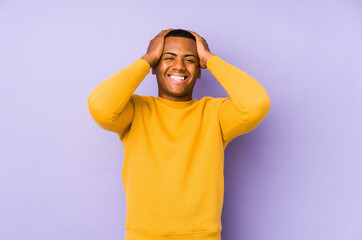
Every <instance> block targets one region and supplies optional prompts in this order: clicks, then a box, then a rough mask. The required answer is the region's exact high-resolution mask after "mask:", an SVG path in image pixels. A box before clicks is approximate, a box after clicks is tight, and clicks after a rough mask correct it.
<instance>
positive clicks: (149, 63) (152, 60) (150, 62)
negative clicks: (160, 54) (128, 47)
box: [141, 53, 155, 67]
mask: <svg viewBox="0 0 362 240" xmlns="http://www.w3.org/2000/svg"><path fill="white" fill-rule="evenodd" d="M141 59H143V60H146V61H147V62H148V65H150V67H153V65H154V64H155V61H154V58H153V57H152V56H150V55H148V54H147V53H146V54H145V55H143V56H142V57H141Z"/></svg>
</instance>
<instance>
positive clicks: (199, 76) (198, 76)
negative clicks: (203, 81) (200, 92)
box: [197, 69, 201, 79]
mask: <svg viewBox="0 0 362 240" xmlns="http://www.w3.org/2000/svg"><path fill="white" fill-rule="evenodd" d="M197 78H198V79H200V78H201V69H200V72H199V75H197Z"/></svg>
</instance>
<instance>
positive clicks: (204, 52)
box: [187, 30, 215, 68]
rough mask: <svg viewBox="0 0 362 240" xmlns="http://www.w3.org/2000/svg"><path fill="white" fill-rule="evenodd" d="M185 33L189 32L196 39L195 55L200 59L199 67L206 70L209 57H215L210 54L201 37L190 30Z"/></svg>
mask: <svg viewBox="0 0 362 240" xmlns="http://www.w3.org/2000/svg"><path fill="white" fill-rule="evenodd" d="M187 31H189V32H190V33H191V34H192V35H194V37H195V38H196V46H197V53H198V55H199V59H200V67H201V68H206V67H207V66H206V63H207V60H208V59H209V58H210V57H212V56H215V54H213V53H211V52H210V49H209V46H208V44H207V42H206V40H205V39H204V38H203V37H201V36H199V35H198V34H197V33H195V32H193V31H190V30H187Z"/></svg>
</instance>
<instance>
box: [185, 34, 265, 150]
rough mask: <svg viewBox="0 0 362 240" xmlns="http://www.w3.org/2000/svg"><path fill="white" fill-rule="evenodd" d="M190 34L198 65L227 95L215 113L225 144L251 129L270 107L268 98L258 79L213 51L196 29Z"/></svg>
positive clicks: (260, 120)
mask: <svg viewBox="0 0 362 240" xmlns="http://www.w3.org/2000/svg"><path fill="white" fill-rule="evenodd" d="M190 32H191V31H190ZM191 33H193V34H194V36H195V37H196V40H197V50H198V54H199V57H200V66H201V67H203V68H204V67H207V69H208V70H209V71H210V72H211V73H212V74H213V75H214V76H215V77H216V79H217V80H218V81H219V82H220V84H221V85H222V86H223V87H224V89H225V90H226V92H227V93H228V95H229V97H227V98H225V99H224V100H223V102H222V103H221V105H220V108H219V113H218V114H219V123H220V128H221V132H222V137H223V140H224V142H225V144H224V146H226V145H227V144H228V143H229V142H230V141H231V140H232V139H234V138H235V137H237V136H239V135H242V134H245V133H247V132H250V131H252V130H253V129H255V128H256V127H257V126H258V125H259V124H260V123H261V122H262V121H263V119H264V118H265V117H266V115H267V114H268V112H269V109H270V106H271V102H270V98H269V95H268V93H267V92H266V90H265V89H264V87H263V86H262V85H261V84H260V83H259V82H258V81H256V80H255V79H254V78H252V77H251V76H250V75H248V74H247V73H245V72H244V71H242V70H240V69H238V68H237V67H235V66H232V65H230V64H229V63H227V62H225V61H224V60H222V59H221V58H220V57H219V56H216V55H214V54H212V53H211V52H210V50H209V48H208V45H207V43H206V41H205V39H203V38H202V37H200V36H199V35H197V34H196V33H195V32H191Z"/></svg>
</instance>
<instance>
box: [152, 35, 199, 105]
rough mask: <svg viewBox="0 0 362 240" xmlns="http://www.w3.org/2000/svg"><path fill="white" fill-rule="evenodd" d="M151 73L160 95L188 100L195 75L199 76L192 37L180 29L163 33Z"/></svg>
mask: <svg viewBox="0 0 362 240" xmlns="http://www.w3.org/2000/svg"><path fill="white" fill-rule="evenodd" d="M152 74H156V78H157V83H158V92H159V96H160V97H162V98H166V99H170V100H174V101H188V100H191V99H192V92H193V88H194V85H195V83H196V79H197V78H200V77H201V69H200V65H199V56H198V53H197V47H196V38H195V37H194V36H193V35H192V34H191V33H190V32H188V31H185V30H182V29H176V30H172V31H170V32H169V33H168V34H167V35H166V36H165V42H164V48H163V52H162V55H161V57H160V59H159V62H158V63H157V65H156V67H155V68H153V69H152Z"/></svg>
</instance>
